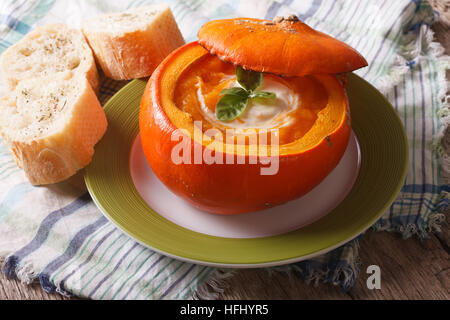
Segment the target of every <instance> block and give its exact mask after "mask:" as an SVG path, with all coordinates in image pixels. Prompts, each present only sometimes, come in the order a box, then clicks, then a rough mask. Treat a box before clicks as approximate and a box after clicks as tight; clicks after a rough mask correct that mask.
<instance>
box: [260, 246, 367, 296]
mask: <svg viewBox="0 0 450 320" xmlns="http://www.w3.org/2000/svg"><path fill="white" fill-rule="evenodd" d="M358 249H359V238H358V239H355V240H353V241H351V242H350V243H348V244H346V245H344V246H342V247H340V248H338V249H335V250H334V251H333V252H329V253H327V254H325V255H324V256H323V257H324V259H323V263H320V262H316V261H314V262H312V261H309V260H306V261H301V262H298V263H295V264H291V265H285V266H279V267H273V268H268V269H267V271H268V273H269V275H272V274H273V273H274V272H278V273H281V274H283V275H285V276H287V277H290V276H291V275H296V276H298V277H300V278H301V279H303V280H305V282H306V284H308V285H310V284H312V285H314V286H316V287H317V286H318V285H319V284H320V283H324V284H326V283H329V284H332V285H334V286H340V287H341V288H342V289H343V290H344V291H348V290H350V289H351V288H353V286H354V285H355V282H356V277H357V276H358V274H359V272H360V268H361V261H360V259H359V255H358ZM336 252H337V255H338V256H339V258H338V262H336V263H333V264H332V265H330V264H329V263H327V262H328V261H330V260H332V259H329V256H328V255H329V254H333V255H336Z"/></svg>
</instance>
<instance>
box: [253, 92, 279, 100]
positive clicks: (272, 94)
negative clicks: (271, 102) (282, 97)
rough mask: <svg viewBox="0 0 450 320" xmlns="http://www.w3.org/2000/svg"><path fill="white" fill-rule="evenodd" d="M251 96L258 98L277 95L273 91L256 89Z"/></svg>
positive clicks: (271, 97) (272, 97) (274, 97)
mask: <svg viewBox="0 0 450 320" xmlns="http://www.w3.org/2000/svg"><path fill="white" fill-rule="evenodd" d="M250 98H256V99H276V98H277V95H276V94H275V93H273V92H267V91H255V92H252V94H251V95H250Z"/></svg>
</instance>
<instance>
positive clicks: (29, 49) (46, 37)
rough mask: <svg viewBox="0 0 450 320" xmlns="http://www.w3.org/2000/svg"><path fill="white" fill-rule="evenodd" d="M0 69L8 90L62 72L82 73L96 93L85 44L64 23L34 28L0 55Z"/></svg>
mask: <svg viewBox="0 0 450 320" xmlns="http://www.w3.org/2000/svg"><path fill="white" fill-rule="evenodd" d="M0 67H1V70H2V73H3V77H4V79H5V83H6V85H7V87H8V89H9V90H10V91H11V90H13V89H14V88H15V87H16V86H17V85H18V83H19V82H20V81H22V80H24V79H30V78H36V77H43V76H46V75H51V74H54V73H58V72H65V71H73V72H75V73H81V74H84V75H85V77H86V78H87V79H88V80H89V83H90V84H91V86H92V88H93V89H94V91H95V92H98V90H99V77H98V72H97V68H96V65H95V59H94V56H93V54H92V51H91V49H90V48H89V45H88V44H87V42H86V40H85V38H84V36H83V34H82V33H81V32H80V31H79V30H75V29H71V28H69V27H68V26H66V25H64V24H51V25H47V26H42V27H38V28H36V29H35V30H33V31H32V32H30V33H29V34H27V35H26V36H25V37H24V38H22V39H21V40H20V41H19V42H17V43H16V44H14V45H12V46H11V47H9V48H8V49H7V50H6V51H5V52H4V53H3V54H2V56H1V58H0Z"/></svg>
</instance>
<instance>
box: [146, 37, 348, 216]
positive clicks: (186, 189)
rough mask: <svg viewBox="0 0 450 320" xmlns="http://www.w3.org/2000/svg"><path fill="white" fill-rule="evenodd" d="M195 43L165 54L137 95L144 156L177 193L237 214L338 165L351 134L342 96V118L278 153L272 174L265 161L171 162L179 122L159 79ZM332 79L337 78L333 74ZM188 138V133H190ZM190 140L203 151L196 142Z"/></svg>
mask: <svg viewBox="0 0 450 320" xmlns="http://www.w3.org/2000/svg"><path fill="white" fill-rule="evenodd" d="M194 46H198V44H197V43H196V42H194V43H190V44H187V45H185V46H183V47H181V48H179V49H177V50H176V51H174V52H173V53H172V54H171V55H169V56H168V57H167V58H166V59H165V60H164V61H163V62H162V63H161V64H160V65H159V67H158V68H157V69H156V70H155V72H154V73H153V75H152V76H151V78H150V80H149V82H148V84H147V86H146V89H145V92H144V95H143V97H142V100H141V107H140V115H139V126H140V133H141V140H142V146H143V150H144V153H145V156H146V158H147V160H148V163H149V164H150V166H151V168H152V169H153V171H154V173H155V174H156V176H157V177H158V178H159V179H160V180H161V181H162V182H163V183H164V184H165V185H166V186H167V187H168V188H169V189H170V190H171V191H172V192H173V193H175V194H177V195H178V196H180V197H181V198H183V199H184V200H186V201H187V202H189V203H191V204H192V205H194V206H195V207H197V208H199V209H201V210H204V211H208V212H212V213H218V214H238V213H245V212H251V211H257V210H262V209H266V208H268V207H271V206H275V205H278V204H282V203H284V202H287V201H289V200H292V199H295V198H298V197H299V196H301V195H303V194H305V193H307V192H308V191H310V190H311V189H312V188H314V187H315V186H316V185H317V184H319V183H320V182H321V181H322V180H323V179H324V178H325V177H326V176H327V175H328V174H329V173H330V172H331V171H332V170H333V169H334V168H335V167H336V165H337V164H338V162H339V161H340V159H341V157H342V155H343V154H344V151H345V149H346V147H347V144H348V140H349V136H350V131H351V127H350V118H349V116H348V115H349V107H348V102H347V99H346V95H345V91H344V88H343V87H342V86H341V85H339V88H340V90H342V94H343V96H344V97H345V99H344V100H345V101H343V103H345V110H346V114H347V117H344V118H343V119H342V121H341V123H340V124H339V126H338V128H337V129H336V130H334V131H333V132H331V133H330V134H329V136H328V137H327V139H323V140H322V141H320V142H319V143H318V144H316V145H315V146H314V147H313V148H311V149H309V150H306V151H303V152H300V153H297V154H280V155H279V170H278V173H277V174H275V175H261V171H260V170H261V168H266V167H267V166H268V165H262V164H260V163H259V162H258V164H249V163H250V161H249V156H246V157H245V164H211V165H208V164H205V163H203V164H193V163H192V164H184V163H181V164H175V163H174V162H173V161H172V159H171V153H172V150H173V148H174V147H175V146H176V145H177V144H179V141H172V139H171V136H172V133H173V132H174V131H175V130H177V127H175V125H174V124H173V123H172V122H171V121H170V119H169V117H168V116H167V114H166V113H165V110H164V106H163V101H162V99H161V88H162V87H163V86H164V84H163V83H161V79H162V76H163V75H164V73H165V71H166V69H167V66H168V65H169V64H171V63H174V61H176V59H177V57H179V56H181V55H183V54H184V52H186V51H188V50H189V49H190V48H192V47H194ZM336 82H338V80H337V79H336ZM189 139H190V138H189ZM190 142H191V159H194V148H195V147H194V145H196V144H197V147H200V148H201V149H202V152H203V151H204V150H205V148H206V147H205V146H202V145H201V144H199V143H198V142H195V141H193V140H192V139H191V140H190Z"/></svg>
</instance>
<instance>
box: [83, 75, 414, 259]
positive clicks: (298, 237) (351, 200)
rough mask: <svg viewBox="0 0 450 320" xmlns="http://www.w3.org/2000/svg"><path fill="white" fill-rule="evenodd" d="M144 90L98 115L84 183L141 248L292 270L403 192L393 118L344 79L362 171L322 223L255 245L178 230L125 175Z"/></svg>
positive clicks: (402, 161) (358, 228)
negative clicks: (100, 127) (102, 121)
mask: <svg viewBox="0 0 450 320" xmlns="http://www.w3.org/2000/svg"><path fill="white" fill-rule="evenodd" d="M145 85H146V82H145V81H142V80H134V81H132V82H130V83H129V84H128V85H127V86H125V87H124V88H123V89H122V90H120V91H119V92H118V93H117V94H116V95H115V96H114V97H112V98H111V100H109V102H108V103H107V104H106V105H105V107H104V109H105V112H106V115H107V118H108V130H107V132H106V134H105V136H104V138H103V139H102V141H101V142H100V143H99V144H98V145H97V146H96V152H95V155H94V158H93V160H92V162H91V164H90V165H89V166H88V167H87V168H86V171H85V180H86V184H87V187H88V189H89V192H90V194H91V196H92V198H93V200H94V202H95V203H96V205H97V206H98V207H99V208H100V210H101V211H102V212H103V213H104V215H105V216H106V217H107V218H108V219H109V220H110V221H112V222H113V223H114V224H115V225H116V226H117V227H119V228H120V229H121V230H123V231H124V232H125V233H127V234H128V235H130V236H131V237H133V238H134V239H136V240H137V241H139V242H140V243H142V244H143V245H145V246H147V247H149V248H151V249H153V250H155V251H158V252H160V253H163V254H165V255H168V256H171V257H175V258H178V259H181V260H185V261H190V262H195V263H200V264H206V265H214V266H226V267H260V266H273V265H281V264H286V263H291V262H294V261H300V260H304V259H308V258H311V257H313V256H315V255H318V254H322V253H325V252H327V251H329V250H332V249H334V248H336V247H338V246H340V245H342V244H344V243H345V242H347V241H349V240H351V239H353V238H355V237H356V236H358V235H359V234H360V233H362V232H364V231H365V230H366V229H367V228H369V227H370V226H371V225H372V224H373V223H375V221H376V220H377V219H378V218H379V217H380V216H381V215H382V213H383V212H384V211H385V210H386V209H387V208H388V207H389V205H390V204H391V203H392V201H393V200H394V199H395V196H396V195H397V193H398V192H399V190H400V188H401V186H402V185H403V182H404V179H405V175H406V169H407V164H408V145H407V139H406V135H405V132H404V129H403V125H402V123H401V121H400V119H399V118H398V116H397V114H396V112H395V110H394V109H393V107H392V106H391V105H390V103H389V102H388V101H387V100H386V98H385V97H384V96H383V95H382V94H381V93H380V92H378V91H377V90H376V89H375V88H374V87H372V86H371V85H370V84H369V83H367V82H366V81H364V80H363V79H361V78H359V77H358V76H356V75H353V74H352V75H350V76H349V83H348V87H347V93H348V98H349V101H350V107H351V114H352V127H353V131H354V133H355V134H356V136H357V138H358V141H359V146H360V152H361V164H360V170H359V174H358V177H357V179H356V182H355V183H354V185H353V188H352V189H351V191H350V193H349V194H348V195H347V197H346V198H345V199H344V200H343V201H342V202H341V203H339V205H338V206H337V207H336V208H335V209H334V210H332V211H331V212H330V213H329V214H328V215H326V216H325V217H323V218H322V219H320V220H318V221H316V222H314V223H312V224H310V225H308V226H306V227H303V228H300V229H298V230H295V231H292V232H288V233H284V234H281V235H275V236H268V237H258V238H245V239H242V238H241V239H239V238H225V237H217V236H211V235H206V234H203V233H199V232H195V231H191V230H189V229H186V228H183V227H181V226H179V225H177V224H175V223H173V222H171V221H169V220H167V219H165V218H164V217H162V216H161V215H160V214H158V213H157V212H155V211H154V210H153V209H152V208H150V207H149V206H148V205H147V203H146V202H145V201H144V200H143V199H142V198H141V196H140V195H139V193H138V192H137V190H136V187H135V186H134V184H133V180H132V178H131V175H130V169H129V161H130V160H129V158H130V150H131V147H132V144H133V142H134V139H135V137H136V135H137V134H138V131H139V126H138V117H139V103H140V99H141V95H142V93H143V90H144V88H145Z"/></svg>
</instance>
